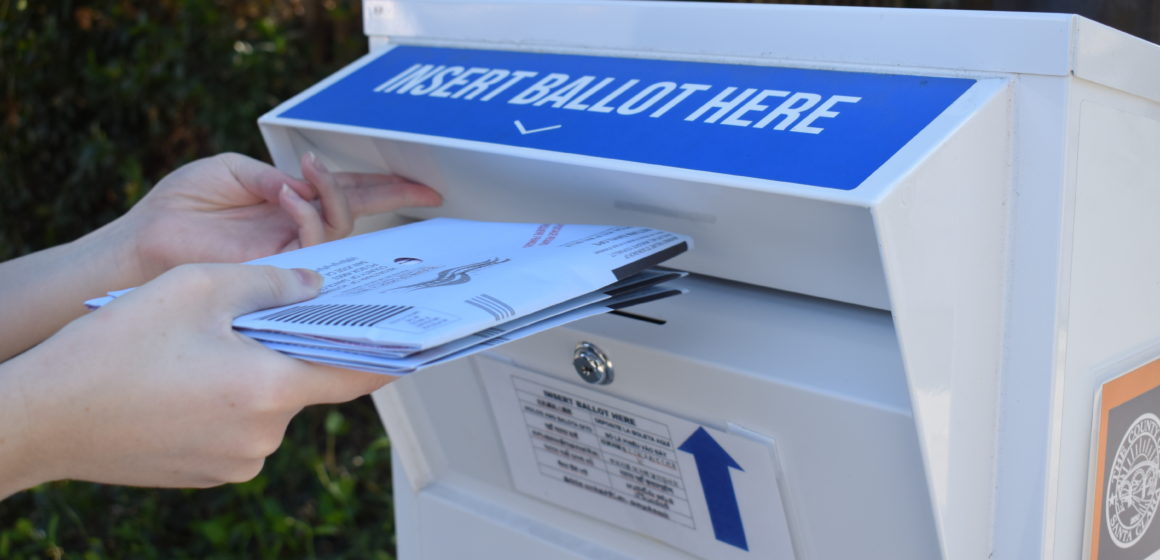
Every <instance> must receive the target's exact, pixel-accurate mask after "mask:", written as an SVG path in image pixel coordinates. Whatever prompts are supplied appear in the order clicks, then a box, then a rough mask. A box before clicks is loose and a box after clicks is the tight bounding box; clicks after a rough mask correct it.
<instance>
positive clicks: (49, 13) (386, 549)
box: [0, 0, 394, 559]
mask: <svg viewBox="0 0 1160 560" xmlns="http://www.w3.org/2000/svg"><path fill="white" fill-rule="evenodd" d="M359 10H360V7H359V4H358V2H357V1H353V0H291V1H282V2H275V1H273V0H265V1H260V0H251V1H245V0H239V1H227V0H218V1H213V0H154V1H130V0H122V1H115V0H108V1H104V2H100V1H89V2H83V1H69V0H57V1H54V2H42V1H37V0H16V1H11V0H0V195H2V196H0V260H4V259H8V258H12V257H15V256H18V255H21V254H24V253H27V252H30V251H34V250H37V249H40V248H43V247H47V246H51V245H54V244H57V243H60V242H64V241H68V240H70V239H73V238H76V237H78V236H80V235H82V234H84V233H86V232H88V231H90V230H92V229H94V228H95V227H97V226H99V225H101V224H103V223H105V222H107V221H109V220H110V219H112V218H113V217H115V216H117V215H119V214H120V213H122V212H123V211H124V210H125V209H127V208H128V207H129V206H131V205H132V203H133V202H135V201H136V200H137V199H139V198H140V197H141V196H142V195H143V194H144V193H145V192H146V191H147V190H148V189H149V187H150V186H151V185H152V184H153V183H154V182H156V181H157V180H158V179H160V178H161V177H162V176H164V175H165V174H166V173H167V172H169V171H171V170H172V169H174V168H176V167H178V166H180V165H181V164H182V163H185V162H187V161H190V160H192V159H196V158H199V157H203V156H207V155H211V154H214V153H218V152H222V151H238V152H242V153H246V154H250V155H253V156H255V157H259V158H261V157H264V155H265V150H264V147H263V144H262V141H261V137H260V135H259V134H258V129H257V125H256V124H255V121H256V119H257V118H258V116H260V115H261V114H262V113H263V112H265V111H267V110H269V109H270V108H272V107H273V106H274V105H275V104H276V103H278V102H279V101H281V100H283V99H286V98H288V97H289V96H291V95H293V94H295V93H297V92H299V91H301V90H302V89H304V88H305V87H307V86H309V85H310V84H312V83H314V82H316V81H317V80H318V79H320V78H322V77H323V76H325V75H327V74H328V73H330V72H332V71H333V70H335V69H337V68H338V67H340V66H341V65H342V64H344V63H346V62H348V61H350V60H353V59H354V58H355V57H357V56H358V55H360V54H362V53H363V52H365V49H366V43H365V38H364V36H363V34H362V29H361V25H362V24H361V19H360V13H359ZM393 554H394V521H393V517H392V505H391V497H390V460H389V444H388V442H387V440H386V438H385V436H384V435H383V431H382V427H381V425H380V424H379V421H378V418H377V416H376V415H375V412H374V410H373V407H372V405H371V404H370V401H369V400H368V399H365V398H364V399H360V400H358V401H355V402H354V403H350V404H347V405H342V406H328V407H314V408H311V409H308V410H307V411H305V412H304V413H303V414H300V415H299V416H298V417H297V418H296V419H295V420H294V421H293V422H292V423H291V425H290V428H289V430H288V433H287V438H286V441H285V442H284V444H283V446H282V448H281V449H280V450H279V451H278V452H277V453H276V454H274V455H273V456H272V457H270V459H269V460H268V461H267V463H266V468H265V469H264V471H263V473H262V474H261V475H259V477H258V478H256V479H255V480H253V481H251V482H249V483H246V484H240V485H232V486H225V487H221V488H215V489H211V490H202V491H189V490H150V489H134V488H120V487H113V486H102V485H97V484H87V483H78V482H61V483H53V484H47V485H44V486H41V487H39V488H36V489H33V490H31V491H28V492H23V493H20V494H17V495H16V496H13V497H12V498H10V499H8V500H5V501H3V502H0V558H84V559H90V558H93V559H95V558H166V559H168V558H253V557H258V558H392V557H393Z"/></svg>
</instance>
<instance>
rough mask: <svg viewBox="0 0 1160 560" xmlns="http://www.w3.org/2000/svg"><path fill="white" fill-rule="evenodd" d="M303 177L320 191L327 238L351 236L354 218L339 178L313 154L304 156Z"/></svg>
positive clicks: (308, 153)
mask: <svg viewBox="0 0 1160 560" xmlns="http://www.w3.org/2000/svg"><path fill="white" fill-rule="evenodd" d="M302 176H303V177H304V178H305V179H306V180H307V181H308V182H309V183H310V184H312V185H314V188H315V190H317V191H318V199H319V201H320V202H321V203H322V217H323V220H325V223H326V229H327V237H328V238H329V239H337V238H340V237H346V236H347V235H348V234H350V232H351V231H352V230H353V229H354V217H353V216H352V215H351V209H350V203H349V202H348V201H347V198H346V191H345V189H343V186H342V185H341V184H340V182H339V178H338V177H336V176H335V174H334V173H331V172H330V170H329V169H327V167H326V165H325V164H323V163H322V160H320V159H318V156H316V155H314V153H313V152H306V153H305V154H303V155H302Z"/></svg>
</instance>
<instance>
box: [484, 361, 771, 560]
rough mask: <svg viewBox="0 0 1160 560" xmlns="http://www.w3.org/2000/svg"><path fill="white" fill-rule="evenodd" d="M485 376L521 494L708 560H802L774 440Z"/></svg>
mask: <svg viewBox="0 0 1160 560" xmlns="http://www.w3.org/2000/svg"><path fill="white" fill-rule="evenodd" d="M483 367H484V370H485V371H483V372H482V373H483V375H482V379H483V383H484V386H485V387H486V388H487V394H488V397H489V399H490V401H491V404H492V407H493V412H494V414H495V418H496V421H497V424H498V426H499V429H500V434H501V438H502V440H503V444H504V450H505V452H506V454H507V457H508V463H509V466H510V468H511V474H512V480H513V483H514V484H515V487H516V488H517V489H518V490H519V491H521V492H523V493H525V494H528V495H531V496H534V497H536V498H540V499H542V500H546V501H548V502H550V503H553V504H555V505H557V506H559V507H562V508H566V509H569V510H573V511H577V512H580V513H584V514H587V515H589V516H592V517H595V518H597V519H600V520H603V521H606V522H608V523H611V524H613V525H615V526H617V527H621V528H624V529H627V530H630V531H635V532H639V533H642V534H645V535H648V536H650V537H653V538H655V539H657V540H660V541H661V542H664V543H666V544H668V545H670V546H673V547H675V548H678V549H680V550H682V551H685V552H690V553H693V554H696V555H699V556H701V557H704V558H714V559H717V558H721V559H745V558H750V559H751V558H793V548H792V546H791V543H790V536H789V529H788V525H787V522H786V518H785V511H784V507H783V504H782V499H781V495H780V492H779V490H778V487H777V482H776V478H777V471H776V468H775V464H774V461H773V455H772V449H771V447H770V445H769V443H768V442H761V441H756V440H753V439H749V438H745V437H742V436H740V435H736V434H732V433H728V432H723V431H720V430H715V429H711V428H706V427H704V426H700V425H698V424H695V423H693V422H689V421H687V420H684V419H682V418H678V417H676V416H672V415H669V414H666V413H663V412H660V411H657V410H653V409H649V408H646V407H642V406H639V405H636V404H634V403H631V402H628V401H624V400H621V399H617V398H614V397H609V396H607V395H603V394H600V393H597V392H595V391H591V390H588V389H585V388H583V387H579V386H576V385H572V384H569V383H566V382H562V381H559V380H556V379H553V378H551V377H547V376H543V375H540V374H536V373H533V372H529V371H526V370H521V369H518V368H515V367H513V366H509V365H506V364H502V363H499V362H493V361H485V362H483Z"/></svg>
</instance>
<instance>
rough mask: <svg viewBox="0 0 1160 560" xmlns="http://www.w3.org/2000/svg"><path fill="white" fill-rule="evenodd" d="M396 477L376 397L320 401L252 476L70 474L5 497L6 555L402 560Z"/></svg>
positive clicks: (1, 554)
mask: <svg viewBox="0 0 1160 560" xmlns="http://www.w3.org/2000/svg"><path fill="white" fill-rule="evenodd" d="M390 476H391V470H390V445H389V443H388V442H387V439H386V437H385V436H383V435H382V428H381V425H380V424H379V420H378V417H377V416H376V414H375V411H374V407H373V405H372V404H371V403H370V401H369V399H366V398H364V399H361V400H359V401H355V402H354V403H350V404H348V405H342V406H328V407H315V408H313V409H309V410H307V411H306V412H304V413H302V414H300V415H299V416H298V417H297V418H295V419H294V421H293V422H292V423H291V425H290V429H289V431H288V434H287V439H286V442H285V443H284V444H283V446H282V448H281V449H280V450H279V451H278V452H277V453H275V454H274V455H272V456H271V457H270V458H269V459H268V460H267V461H266V467H265V469H263V471H262V474H260V475H258V477H257V478H255V479H254V480H251V481H250V482H247V483H244V484H235V485H230V486H223V487H219V488H213V489H209V490H152V489H139V488H120V487H115V486H104V485H99V484H89V483H80V482H58V483H53V484H47V485H43V486H41V487H38V488H35V489H33V490H31V491H28V492H23V493H20V494H17V495H15V496H13V497H11V498H9V499H7V500H5V501H3V502H0V558H63V557H67V558H84V559H86V560H88V559H104V558H140V559H149V558H157V559H171V558H172V559H180V558H352V559H354V558H358V559H362V558H382V559H390V558H393V557H394V555H393V554H394V548H395V538H394V534H395V527H394V518H393V516H392V508H393V506H392V501H391V492H390V483H391V480H390Z"/></svg>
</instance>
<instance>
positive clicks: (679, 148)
mask: <svg viewBox="0 0 1160 560" xmlns="http://www.w3.org/2000/svg"><path fill="white" fill-rule="evenodd" d="M974 83H975V81H974V80H970V79H960V78H936V77H925V76H902V75H889V74H866V73H857V72H835V71H826V70H801V69H792V68H773V67H767V66H748V65H739V64H712V63H702V62H677V61H668V60H648V59H634V58H611V57H598V56H578V55H559V54H543V53H524V52H509V51H488V50H472V49H451V48H439V47H414V46H399V47H395V48H394V49H391V50H389V51H386V52H384V53H383V54H382V55H380V56H378V57H375V58H373V59H371V60H370V61H368V62H366V63H365V64H364V65H363V66H362V67H360V68H358V69H356V70H354V71H353V72H351V73H350V74H349V75H347V76H345V77H343V78H342V79H340V80H338V81H336V82H335V83H333V84H331V85H330V86H328V87H327V88H325V89H324V90H322V91H319V92H317V93H316V94H314V95H313V96H311V97H310V98H308V99H306V100H304V101H302V102H301V103H298V104H297V105H295V106H293V107H291V108H289V109H287V110H286V111H284V112H282V114H281V115H280V116H282V117H288V118H294V119H304V120H309V121H317V122H323V123H332V124H343V125H353V126H361V127H369V128H375V129H384V130H395V131H402V132H412V133H418V134H429V135H435V136H446V137H451V138H459V139H464V140H476V141H480V142H490V143H495V144H504V145H508V146H522V147H529V148H537V149H542V150H552V151H556V152H565V153H571V154H581V155H587V156H597V157H603V158H612V159H618V160H625V161H634V162H642V163H650V164H658V165H666V166H671V167H680V168H685V169H694V170H701V171H713V172H717V173H727V174H730V175H741V176H746V177H756V178H760V179H772V180H776V181H787V182H792V183H801V184H805V185H814V186H819V187H828V188H834V189H843V190H849V189H853V188H855V187H857V186H858V185H860V184H861V183H862V181H864V180H865V179H866V177H868V176H869V175H870V174H871V173H873V172H874V170H876V169H878V167H879V166H881V165H882V164H883V163H884V162H886V160H887V159H889V158H890V157H891V156H892V155H894V153H895V152H897V151H898V150H899V149H900V148H901V147H902V146H903V145H905V144H906V143H907V142H908V141H910V139H911V138H913V137H914V136H915V135H916V134H918V132H919V131H920V130H922V128H923V127H925V126H926V125H927V124H928V123H930V122H931V121H932V120H934V118H935V117H937V116H938V115H939V114H940V113H942V112H943V111H944V110H945V109H946V108H947V107H948V106H949V105H950V104H951V103H953V102H954V101H955V100H956V99H958V98H959V96H960V95H962V94H963V92H965V91H966V90H967V88H969V87H971V85H972V84H974Z"/></svg>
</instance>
